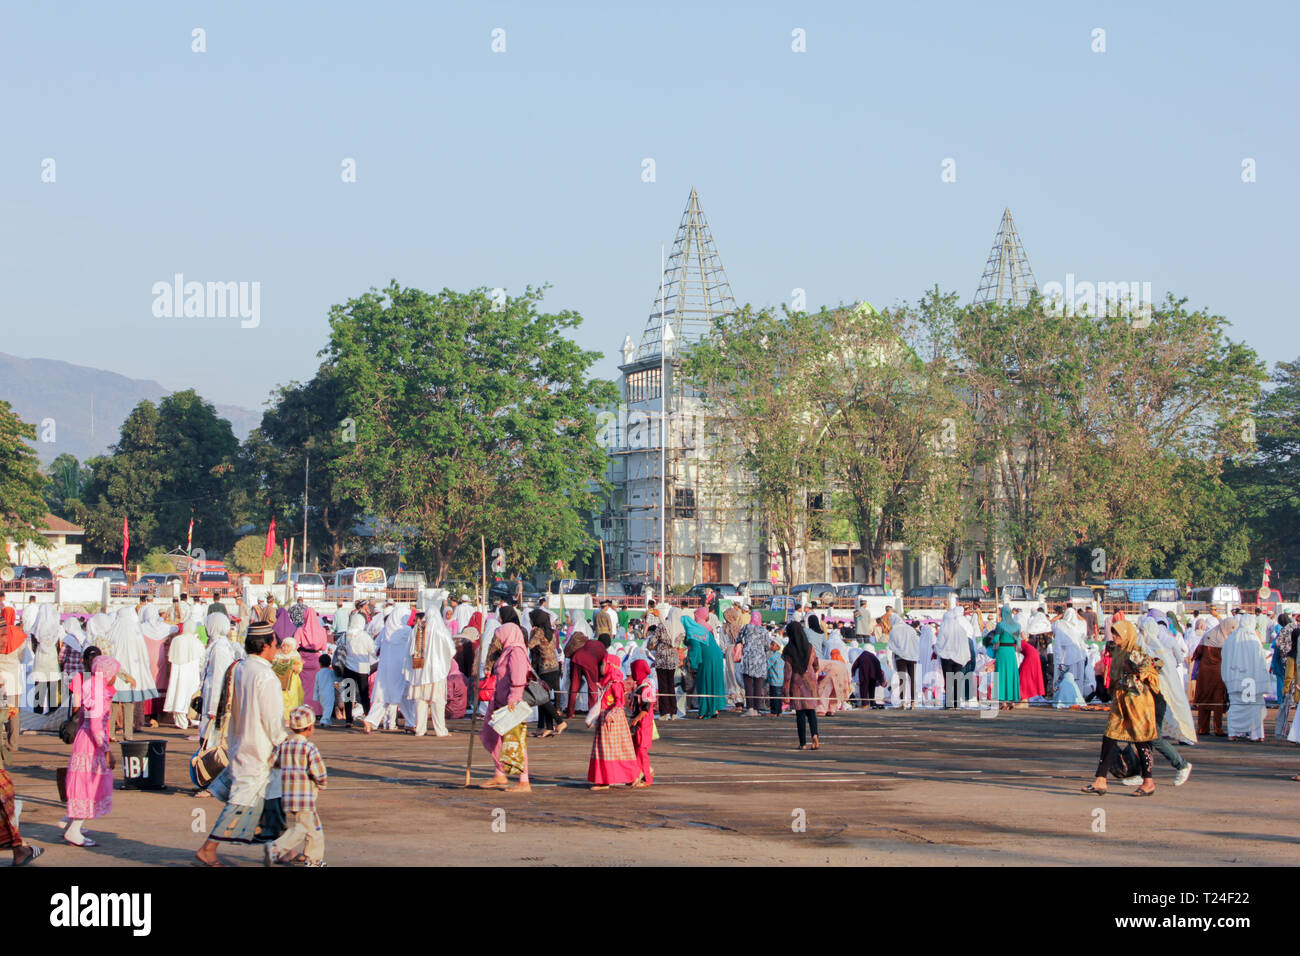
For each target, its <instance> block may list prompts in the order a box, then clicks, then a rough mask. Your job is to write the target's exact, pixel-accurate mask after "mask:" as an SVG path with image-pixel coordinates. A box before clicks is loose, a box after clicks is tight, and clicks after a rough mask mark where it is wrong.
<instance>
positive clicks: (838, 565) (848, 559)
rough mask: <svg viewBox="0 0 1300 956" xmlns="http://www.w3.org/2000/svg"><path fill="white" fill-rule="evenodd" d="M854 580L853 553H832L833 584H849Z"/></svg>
mask: <svg viewBox="0 0 1300 956" xmlns="http://www.w3.org/2000/svg"><path fill="white" fill-rule="evenodd" d="M852 580H853V552H852V551H832V552H831V584H848V583H850V582H851V581H852Z"/></svg>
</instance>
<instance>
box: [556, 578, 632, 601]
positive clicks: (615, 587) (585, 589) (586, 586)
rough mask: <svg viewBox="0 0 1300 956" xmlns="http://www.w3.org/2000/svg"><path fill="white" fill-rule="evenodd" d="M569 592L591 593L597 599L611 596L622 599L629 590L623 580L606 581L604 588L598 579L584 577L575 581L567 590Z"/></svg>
mask: <svg viewBox="0 0 1300 956" xmlns="http://www.w3.org/2000/svg"><path fill="white" fill-rule="evenodd" d="M566 593H568V594H590V595H591V596H592V597H593V598H595V599H596V600H603V599H604V598H610V599H611V600H622V599H623V598H625V597H627V591H626V590H625V589H624V588H623V582H622V581H606V582H605V586H604V589H603V590H602V588H601V583H600V581H598V580H591V579H583V580H578V581H574V582H573V587H571V588H569V590H568V591H567V592H566Z"/></svg>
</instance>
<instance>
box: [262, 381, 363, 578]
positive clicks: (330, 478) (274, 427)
mask: <svg viewBox="0 0 1300 956" xmlns="http://www.w3.org/2000/svg"><path fill="white" fill-rule="evenodd" d="M341 397H342V396H341V392H340V388H339V379H338V375H337V374H336V373H335V370H334V368H333V367H332V366H331V365H329V364H325V365H322V366H321V367H320V369H319V370H318V371H317V373H316V375H315V376H314V377H313V378H312V379H311V381H309V382H307V383H305V384H300V383H298V382H291V383H290V384H289V385H286V386H284V387H282V388H280V389H279V390H278V391H277V392H276V393H275V396H274V397H273V399H272V405H271V407H270V408H269V409H267V411H266V412H265V413H263V415H262V424H261V426H260V427H259V428H257V429H255V430H254V431H253V433H252V434H251V435H249V437H248V439H247V440H246V441H245V442H244V449H243V458H244V461H245V463H246V467H247V468H248V471H249V473H250V474H253V475H255V476H257V478H258V480H259V482H260V486H259V487H258V488H256V489H255V491H254V493H253V496H254V498H256V499H257V500H260V501H265V502H266V504H267V506H268V507H269V508H270V511H271V513H272V514H275V515H277V516H279V517H280V519H281V521H282V522H283V523H284V527H285V528H286V530H288V529H299V528H301V527H302V503H303V482H304V477H306V476H308V475H309V482H310V492H309V494H308V518H307V523H308V534H309V540H310V541H314V542H316V543H317V546H319V545H320V543H321V542H327V544H326V546H325V548H324V549H323V550H324V551H325V555H326V564H327V566H329V567H331V568H338V567H341V566H342V564H343V556H344V553H345V551H346V549H347V546H348V542H349V541H350V540H351V539H352V538H353V537H354V535H353V529H354V528H355V526H356V524H357V522H358V521H359V520H360V519H361V517H362V515H363V511H362V508H361V506H360V504H359V503H358V501H357V499H356V498H354V497H352V496H351V495H349V494H347V493H345V492H344V490H343V488H342V487H341V485H340V483H339V481H338V462H339V459H340V458H341V457H342V456H343V455H344V454H345V453H346V452H347V450H348V448H349V445H350V443H351V441H352V439H353V428H352V427H351V423H349V422H348V421H347V420H346V417H347V416H346V414H345V413H344V412H343V411H342V407H341ZM308 466H310V471H309V472H308ZM254 520H262V518H261V514H258V515H255V516H254Z"/></svg>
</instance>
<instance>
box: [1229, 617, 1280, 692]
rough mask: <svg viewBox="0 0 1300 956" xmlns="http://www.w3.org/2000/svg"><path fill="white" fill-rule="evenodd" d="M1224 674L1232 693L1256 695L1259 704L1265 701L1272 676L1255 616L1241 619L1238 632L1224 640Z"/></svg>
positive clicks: (1239, 618)
mask: <svg viewBox="0 0 1300 956" xmlns="http://www.w3.org/2000/svg"><path fill="white" fill-rule="evenodd" d="M1221 672H1222V674H1223V683H1224V684H1225V685H1226V686H1227V688H1228V693H1230V694H1243V695H1247V696H1250V695H1253V696H1254V699H1255V701H1258V702H1259V703H1261V704H1262V703H1263V702H1264V691H1265V689H1266V688H1267V687H1268V686H1269V673H1268V665H1267V664H1266V663H1265V661H1264V645H1263V644H1262V643H1261V642H1260V639H1259V632H1258V631H1256V630H1255V618H1254V615H1251V614H1242V615H1241V616H1240V617H1238V618H1237V628H1236V630H1234V631H1233V632H1232V633H1231V634H1229V635H1228V637H1227V639H1226V640H1224V642H1223V664H1222V665H1221ZM1234 706H1235V705H1234Z"/></svg>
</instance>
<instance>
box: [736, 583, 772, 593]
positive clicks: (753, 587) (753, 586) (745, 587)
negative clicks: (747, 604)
mask: <svg viewBox="0 0 1300 956" xmlns="http://www.w3.org/2000/svg"><path fill="white" fill-rule="evenodd" d="M736 589H737V590H738V591H748V592H749V596H750V597H771V596H772V595H774V594H777V593H779V592H778V591H777V589H776V587H775V586H774V585H773V584H772V582H771V581H741V582H740V584H738V585H736Z"/></svg>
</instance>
